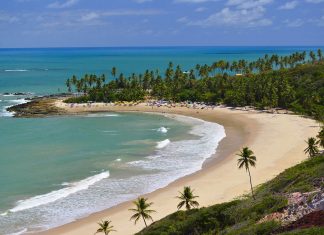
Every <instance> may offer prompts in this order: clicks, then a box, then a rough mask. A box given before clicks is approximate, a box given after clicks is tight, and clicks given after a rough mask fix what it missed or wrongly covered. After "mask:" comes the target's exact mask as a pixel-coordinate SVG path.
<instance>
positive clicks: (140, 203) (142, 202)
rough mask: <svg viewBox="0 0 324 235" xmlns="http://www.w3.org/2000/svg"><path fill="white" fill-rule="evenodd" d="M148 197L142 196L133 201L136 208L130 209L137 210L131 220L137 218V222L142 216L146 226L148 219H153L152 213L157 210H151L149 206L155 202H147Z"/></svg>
mask: <svg viewBox="0 0 324 235" xmlns="http://www.w3.org/2000/svg"><path fill="white" fill-rule="evenodd" d="M146 201H147V198H143V197H140V198H138V199H137V200H136V201H133V203H134V205H135V206H136V208H135V209H129V210H130V211H133V212H135V214H134V215H133V216H132V217H131V220H135V224H136V223H137V221H138V220H139V219H140V218H141V217H142V219H143V221H144V224H145V227H147V224H146V220H147V219H150V220H152V221H153V218H152V216H151V215H150V214H151V213H153V212H156V211H155V210H149V209H148V208H149V207H150V206H152V204H153V202H150V203H148V202H146Z"/></svg>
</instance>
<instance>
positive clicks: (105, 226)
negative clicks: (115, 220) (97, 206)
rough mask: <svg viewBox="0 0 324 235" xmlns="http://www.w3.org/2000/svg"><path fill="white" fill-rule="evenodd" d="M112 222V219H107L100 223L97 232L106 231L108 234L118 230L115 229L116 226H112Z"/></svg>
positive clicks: (106, 234)
mask: <svg viewBox="0 0 324 235" xmlns="http://www.w3.org/2000/svg"><path fill="white" fill-rule="evenodd" d="M110 223H111V221H110V220H105V221H101V222H100V223H98V225H99V228H98V230H97V232H96V233H95V234H97V233H104V234H105V235H108V234H109V233H110V232H113V231H116V230H114V229H113V227H114V226H111V225H110Z"/></svg>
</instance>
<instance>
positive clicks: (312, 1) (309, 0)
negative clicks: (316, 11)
mask: <svg viewBox="0 0 324 235" xmlns="http://www.w3.org/2000/svg"><path fill="white" fill-rule="evenodd" d="M306 2H308V3H315V4H316V3H321V2H324V0H306Z"/></svg>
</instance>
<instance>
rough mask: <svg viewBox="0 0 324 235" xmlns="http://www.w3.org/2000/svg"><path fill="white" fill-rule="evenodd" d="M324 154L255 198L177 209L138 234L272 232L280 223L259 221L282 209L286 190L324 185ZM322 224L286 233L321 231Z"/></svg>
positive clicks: (281, 177) (278, 179)
mask: <svg viewBox="0 0 324 235" xmlns="http://www.w3.org/2000/svg"><path fill="white" fill-rule="evenodd" d="M323 177H324V155H319V156H316V157H314V158H310V159H309V160H307V161H304V162H303V163H300V164H298V165H296V166H294V167H292V168H289V169H287V170H285V171H284V172H283V173H281V174H279V175H278V176H277V177H275V178H274V179H272V180H270V181H268V182H267V183H264V184H262V185H260V186H259V187H257V189H256V191H255V200H253V198H252V197H250V196H245V197H243V198H241V199H237V200H234V201H231V202H226V203H222V204H217V205H214V206H210V207H207V208H200V209H192V210H187V211H177V212H175V213H173V214H171V215H169V216H167V217H165V218H164V219H162V220H160V221H157V222H155V223H153V224H151V225H150V226H149V227H147V228H146V229H144V230H143V231H141V232H140V233H138V234H144V235H167V234H168V235H184V234H186V235H195V234H199V235H203V234H205V235H211V234H224V235H225V234H226V235H228V234H231V235H237V234H249V235H254V234H258V235H261V234H271V233H272V232H274V231H275V230H277V229H278V228H279V227H280V226H281V225H280V224H279V223H278V222H274V221H270V222H265V223H260V224H259V223H257V221H259V220H260V219H261V218H263V217H264V216H265V215H267V214H270V213H273V212H280V211H281V210H282V209H283V208H284V207H285V206H286V205H287V199H286V197H285V196H284V193H292V192H296V191H299V192H308V191H312V190H314V189H315V188H318V187H323V185H322V184H323V182H322V181H321V179H322V178H323ZM318 231H323V228H311V229H306V230H303V232H304V233H301V232H297V231H294V232H293V233H284V234H319V233H317V232H318Z"/></svg>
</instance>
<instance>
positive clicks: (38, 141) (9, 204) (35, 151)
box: [0, 47, 318, 234]
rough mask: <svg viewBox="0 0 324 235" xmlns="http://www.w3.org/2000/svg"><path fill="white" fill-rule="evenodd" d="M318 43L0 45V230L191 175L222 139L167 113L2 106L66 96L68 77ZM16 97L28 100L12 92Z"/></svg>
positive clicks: (45, 222)
mask: <svg viewBox="0 0 324 235" xmlns="http://www.w3.org/2000/svg"><path fill="white" fill-rule="evenodd" d="M317 48H318V47H161V48H158V47H152V48H55V49H0V186H1V187H0V214H1V215H0V234H13V233H21V232H26V231H39V230H44V229H48V228H52V227H55V226H58V225H61V224H64V223H68V222H71V221H73V220H75V219H77V218H80V217H84V216H86V215H89V214H90V213H93V212H96V211H100V210H103V209H106V208H109V207H111V206H113V205H116V204H118V203H120V202H123V201H126V200H131V199H134V198H136V197H137V196H139V195H141V194H143V193H147V192H151V191H153V190H155V189H158V188H160V187H163V186H166V185H167V184H169V183H170V182H172V181H173V180H175V179H177V178H179V177H182V176H185V175H188V174H190V173H193V172H195V171H197V170H199V169H201V166H202V164H203V162H204V161H205V160H206V159H207V158H208V157H209V156H210V155H211V154H213V153H214V152H215V146H217V144H218V143H219V141H220V140H221V139H222V138H224V137H225V131H224V128H223V127H222V126H220V125H218V124H215V123H209V122H204V121H202V120H198V119H194V118H189V117H182V116H175V115H172V116H168V115H165V116H163V115H153V114H136V113H100V114H87V115H79V116H63V117H48V118H28V119H25V118H22V119H16V118H12V113H9V112H7V111H6V110H5V109H6V107H9V106H12V105H14V104H19V103H23V102H26V100H25V99H26V98H27V97H31V96H35V95H47V94H53V93H58V92H65V91H66V88H65V85H64V82H65V80H66V79H67V78H69V77H71V76H72V75H74V74H75V75H77V76H81V75H83V74H85V73H88V74H91V73H96V74H99V75H100V74H103V73H104V74H106V76H107V77H108V79H109V78H111V75H110V71H111V68H112V67H113V66H115V67H117V71H118V73H119V72H123V73H124V74H125V75H129V74H131V73H133V72H135V73H141V72H144V71H145V70H146V69H154V70H155V69H159V70H160V72H161V73H163V71H164V70H165V68H166V67H167V65H168V63H169V62H170V61H172V62H173V63H174V64H175V65H177V64H180V65H181V67H182V68H183V69H184V70H189V69H190V68H193V67H194V66H195V65H196V64H198V63H199V64H205V63H206V64H211V63H212V62H214V61H216V60H219V59H226V60H236V59H242V58H244V59H247V60H253V59H257V58H258V57H260V56H264V55H265V54H273V53H277V54H279V55H287V54H290V53H293V52H296V51H304V50H306V51H309V50H316V49H317ZM18 92H22V93H24V95H17V94H16V95H15V94H13V93H18Z"/></svg>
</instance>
